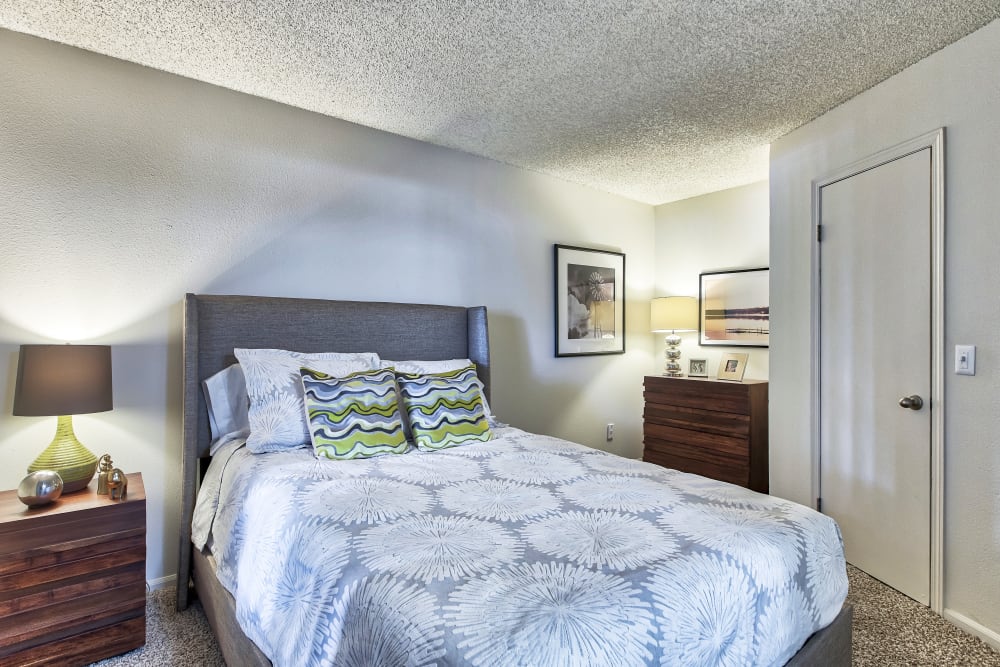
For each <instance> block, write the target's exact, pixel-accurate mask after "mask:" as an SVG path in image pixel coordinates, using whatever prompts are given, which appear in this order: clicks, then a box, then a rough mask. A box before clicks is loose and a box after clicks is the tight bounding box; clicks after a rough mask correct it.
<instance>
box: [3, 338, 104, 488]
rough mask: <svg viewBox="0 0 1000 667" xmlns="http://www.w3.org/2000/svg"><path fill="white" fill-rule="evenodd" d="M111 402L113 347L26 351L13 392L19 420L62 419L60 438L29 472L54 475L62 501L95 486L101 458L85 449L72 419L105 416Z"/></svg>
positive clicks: (20, 359) (49, 347)
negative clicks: (60, 483) (59, 483)
mask: <svg viewBox="0 0 1000 667" xmlns="http://www.w3.org/2000/svg"><path fill="white" fill-rule="evenodd" d="M113 407H114V406H113V404H112V396H111V347H110V346H108V345H22V346H21V353H20V356H19V357H18V363H17V384H16V385H15V388H14V414H15V415H17V416H22V417H58V418H59V420H58V423H57V426H56V435H55V437H54V438H53V439H52V442H51V443H50V444H49V446H48V447H46V448H45V451H43V452H42V453H41V454H39V456H38V458H37V459H35V460H34V461H33V462H32V463H31V465H29V466H28V472H29V473H31V472H35V471H37V470H55V471H56V472H57V473H59V476H60V477H62V479H63V495H65V494H67V493H72V492H73V491H79V490H80V489H83V488H85V487H86V486H87V484H89V483H90V480H91V479H93V477H94V470H95V469H96V468H97V456H95V455H94V454H93V453H92V452H91V451H90V450H88V449H87V448H86V447H84V446H83V445H82V444H80V441H79V440H77V439H76V434H75V433H74V432H73V415H82V414H89V413H91V412H106V411H108V410H111V409H112V408H113Z"/></svg>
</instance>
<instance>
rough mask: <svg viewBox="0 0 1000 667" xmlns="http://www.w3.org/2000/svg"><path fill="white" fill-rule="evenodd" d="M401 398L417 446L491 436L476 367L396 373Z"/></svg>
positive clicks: (429, 447)
mask: <svg viewBox="0 0 1000 667" xmlns="http://www.w3.org/2000/svg"><path fill="white" fill-rule="evenodd" d="M396 381H397V382H398V383H399V394H400V400H401V402H402V404H403V408H404V409H405V410H406V413H407V416H408V417H409V418H410V431H411V433H412V434H413V442H414V444H415V445H416V446H417V448H418V449H421V450H424V451H433V450H436V449H444V448H446V447H454V446H455V445H465V444H471V443H473V442H486V441H487V440H490V439H492V437H493V434H492V433H491V432H490V426H489V424H488V423H487V421H486V413H485V412H484V411H483V395H482V392H481V391H480V389H479V388H480V386H481V385H480V383H479V378H478V377H477V376H476V367H475V366H466V367H465V368H460V369H458V370H455V371H449V372H446V373H432V374H427V375H411V374H408V373H397V374H396Z"/></svg>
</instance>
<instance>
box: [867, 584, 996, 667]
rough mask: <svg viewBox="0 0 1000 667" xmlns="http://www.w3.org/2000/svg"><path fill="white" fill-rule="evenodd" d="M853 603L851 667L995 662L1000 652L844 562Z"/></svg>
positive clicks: (988, 665)
mask: <svg viewBox="0 0 1000 667" xmlns="http://www.w3.org/2000/svg"><path fill="white" fill-rule="evenodd" d="M847 576H848V579H849V580H850V582H851V588H850V591H849V592H848V594H847V601H848V602H850V603H851V604H853V605H854V667H869V666H871V667H874V666H876V665H877V666H878V667H884V666H886V665H949V666H950V665H962V666H963V667H965V666H969V667H972V666H975V667H994V666H995V667H1000V653H998V652H996V651H994V650H993V649H992V648H990V646H989V645H988V644H986V643H985V642H984V641H982V640H980V639H978V638H976V637H973V636H972V635H969V634H967V633H965V632H963V631H962V630H960V629H958V628H957V627H955V626H954V625H952V624H951V623H949V622H948V621H946V620H944V619H943V618H941V617H940V616H938V615H937V614H935V613H934V612H932V611H931V610H930V609H928V608H927V607H924V606H923V605H921V604H919V603H917V602H915V601H913V600H911V599H910V598H908V597H906V596H905V595H903V594H902V593H898V592H896V591H895V590H893V589H891V588H889V587H888V586H886V585H885V584H883V583H882V582H880V581H879V580H878V579H874V578H872V577H870V576H868V575H867V574H865V573H864V572H862V571H861V570H859V569H857V568H855V567H851V566H848V567H847Z"/></svg>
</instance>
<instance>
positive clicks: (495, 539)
mask: <svg viewBox="0 0 1000 667" xmlns="http://www.w3.org/2000/svg"><path fill="white" fill-rule="evenodd" d="M496 434H497V435H498V438H497V439H495V440H493V441H492V442H489V443H483V444H474V445H469V446H465V447H457V448H453V449H448V450H443V451H440V452H432V453H422V452H417V451H410V452H409V453H407V454H402V455H387V456H381V457H378V458H374V459H366V460H359V461H320V460H317V459H315V458H314V457H313V455H312V451H311V450H310V449H300V450H296V451H292V452H280V453H269V454H251V453H249V452H248V451H247V450H246V449H245V448H242V447H241V444H242V440H234V441H233V442H231V443H230V444H228V445H226V446H225V447H223V450H222V451H221V452H220V453H219V454H218V455H216V457H215V458H214V459H213V463H212V468H211V469H210V471H209V474H208V475H207V477H206V480H205V483H204V484H203V487H202V490H201V493H200V495H199V503H198V507H197V509H196V515H195V521H194V525H193V528H194V535H195V543H196V544H197V545H198V546H202V545H203V544H204V543H205V542H209V543H210V544H211V547H212V551H213V554H214V556H215V558H216V562H217V564H218V575H219V579H220V581H221V582H222V584H223V585H224V586H225V587H226V588H227V589H229V591H230V592H232V593H233V595H234V597H235V598H236V606H237V616H238V619H239V622H240V624H241V626H242V627H243V630H244V632H245V633H246V634H247V635H248V636H249V637H250V638H251V639H253V641H254V642H256V643H257V645H258V646H259V647H260V648H261V649H262V650H263V651H264V653H265V654H267V655H268V656H269V657H270V658H271V660H272V662H274V663H275V665H279V666H283V665H431V664H442V665H443V664H449V665H460V664H461V665H464V664H469V665H489V666H491V667H492V666H494V665H532V666H543V665H647V664H657V665H712V666H715V665H739V666H741V667H742V666H744V665H754V664H757V665H780V664H783V663H784V662H785V661H787V660H788V659H789V658H790V657H791V656H792V655H793V654H794V653H795V652H796V651H797V650H798V649H799V648H800V647H801V646H802V644H803V643H804V642H805V640H806V638H808V637H809V635H810V634H812V633H813V632H814V631H816V630H817V629H819V628H822V627H824V626H825V625H827V624H828V623H830V622H831V621H832V620H833V619H834V617H835V616H836V615H837V613H838V612H839V611H840V608H841V605H842V604H843V602H844V598H845V596H846V594H847V576H846V572H845V564H844V555H843V546H842V542H841V537H840V532H839V530H838V528H837V526H836V524H835V523H834V522H833V520H831V519H830V518H828V517H826V516H823V515H821V514H818V513H816V512H814V511H813V510H811V509H808V508H806V507H803V506H801V505H798V504H795V503H791V502H788V501H785V500H781V499H777V498H773V497H770V496H765V495H761V494H758V493H754V492H752V491H748V490H746V489H742V488H739V487H736V486H732V485H729V484H724V483H721V482H715V481H712V480H708V479H705V478H703V477H699V476H696V475H689V474H685V473H680V472H677V471H673V470H668V469H665V468H662V467H659V466H656V465H652V464H647V463H642V462H639V461H633V460H631V459H625V458H622V457H618V456H614V455H612V454H607V453H604V452H601V451H597V450H593V449H590V448H587V447H584V446H582V445H577V444H573V443H570V442H566V441H564V440H558V439H556V438H551V437H546V436H539V435H533V434H529V433H526V432H524V431H520V430H517V429H512V428H504V429H498V430H497V431H496ZM216 507H217V508H218V510H217V511H216Z"/></svg>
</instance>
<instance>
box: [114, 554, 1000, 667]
mask: <svg viewBox="0 0 1000 667" xmlns="http://www.w3.org/2000/svg"><path fill="white" fill-rule="evenodd" d="M848 577H849V578H850V582H851V589H850V593H849V594H848V596H847V599H848V602H850V603H851V604H853V605H854V666H855V667H874V666H877V667H886V666H887V665H892V666H894V667H895V666H897V665H899V666H902V665H907V666H909V665H940V666H948V667H951V666H953V665H955V666H958V665H961V666H962V667H973V666H974V667H1000V653H998V652H996V651H994V650H992V649H991V648H990V647H989V646H988V645H987V644H986V643H984V642H982V641H981V640H979V639H977V638H975V637H973V636H971V635H968V634H966V633H965V632H963V631H961V630H959V629H958V628H956V627H955V626H954V625H952V624H950V623H948V622H947V621H945V620H944V619H943V618H941V617H940V616H937V615H936V614H934V613H932V612H931V611H930V610H929V609H928V608H927V607H923V606H921V605H919V604H917V603H916V602H914V601H913V600H911V599H910V598H908V597H906V596H905V595H902V594H901V593H897V592H896V591H894V590H892V589H891V588H889V587H888V586H886V585H884V584H882V583H881V582H879V581H877V580H876V579H873V578H871V577H869V576H868V575H867V574H865V573H864V572H862V571H860V570H858V569H856V568H853V567H848ZM223 664H224V663H223V661H222V655H221V654H220V653H219V650H218V647H217V646H216V644H215V640H214V639H213V638H212V633H211V631H210V630H209V627H208V622H207V621H206V620H205V615H204V613H202V610H201V606H200V605H199V604H198V603H194V604H193V605H192V606H191V608H189V609H188V610H187V611H185V612H181V613H178V612H176V611H175V610H174V591H173V589H164V590H159V591H155V592H153V593H151V594H150V595H149V596H148V597H147V599H146V645H145V646H144V647H142V648H140V649H136V650H135V651H132V652H131V653H126V654H124V655H121V656H118V657H116V658H110V659H108V660H105V661H103V662H98V663H95V665H98V666H100V667H135V666H139V665H142V666H147V665H148V666H153V665H156V666H157V667H159V666H161V665H184V666H185V667H188V666H197V667H215V666H219V667H221V666H222V665H223ZM233 667H238V666H236V665H234V666H233Z"/></svg>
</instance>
